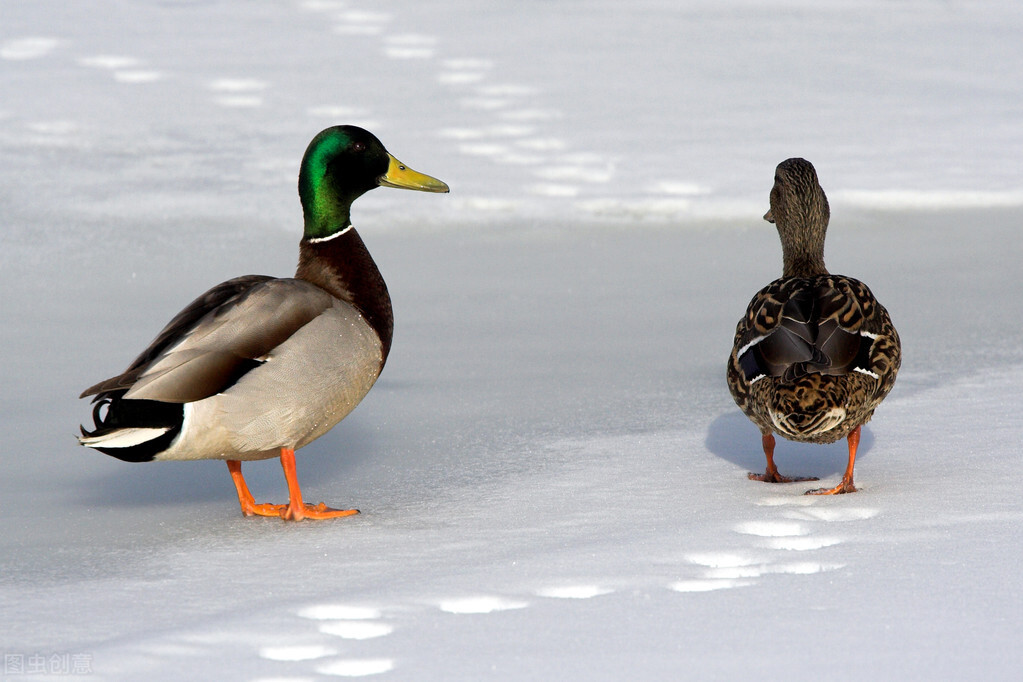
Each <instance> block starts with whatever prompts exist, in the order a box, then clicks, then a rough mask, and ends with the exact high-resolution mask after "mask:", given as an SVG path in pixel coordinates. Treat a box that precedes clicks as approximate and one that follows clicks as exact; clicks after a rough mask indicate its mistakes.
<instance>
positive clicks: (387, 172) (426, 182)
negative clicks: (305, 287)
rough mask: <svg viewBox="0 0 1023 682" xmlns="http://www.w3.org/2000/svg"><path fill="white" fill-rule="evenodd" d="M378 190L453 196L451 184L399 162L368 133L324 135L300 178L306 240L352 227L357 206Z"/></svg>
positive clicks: (340, 129)
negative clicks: (360, 198)
mask: <svg viewBox="0 0 1023 682" xmlns="http://www.w3.org/2000/svg"><path fill="white" fill-rule="evenodd" d="M375 187H398V188H400V189H413V190H418V191H420V192H447V191H448V186H447V185H446V184H445V183H443V182H441V181H440V180H438V179H436V178H432V177H430V176H429V175H424V174H422V173H419V172H416V171H414V170H412V169H411V168H409V167H408V166H406V165H405V164H403V163H401V162H400V161H398V159H396V158H394V157H393V156H392V155H391V154H389V153H388V151H387V150H386V149H384V145H382V144H381V143H380V140H378V139H377V138H376V136H375V135H373V133H371V132H369V131H368V130H363V129H362V128H358V127H356V126H333V127H331V128H327V129H326V130H323V131H321V132H320V133H319V134H318V135H317V136H316V137H314V138H313V140H312V142H310V143H309V147H308V148H306V151H305V156H303V157H302V168H301V170H300V171H299V175H298V194H299V198H300V199H301V200H302V211H303V213H304V215H305V236H306V237H307V238H312V237H325V236H329V235H331V234H333V233H335V232H337V231H339V230H342V229H344V228H346V227H348V225H350V224H351V221H350V212H351V207H352V202H353V201H355V200H356V199H358V198H359V197H360V196H362V195H363V194H365V193H366V192H368V191H369V190H371V189H373V188H375Z"/></svg>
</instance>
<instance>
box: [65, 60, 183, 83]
mask: <svg viewBox="0 0 1023 682" xmlns="http://www.w3.org/2000/svg"><path fill="white" fill-rule="evenodd" d="M78 64H79V65H80V66H85V67H87V68H90V69H102V70H104V71H109V72H110V73H111V74H112V75H113V77H114V80H116V81H117V82H119V83H131V84H137V83H153V82H155V81H158V80H160V79H161V78H163V74H162V73H160V72H159V71H156V70H154V69H147V68H145V64H144V63H143V62H142V60H140V59H136V58H135V57H128V56H125V55H113V54H99V55H95V56H92V57H82V58H81V59H79V60H78Z"/></svg>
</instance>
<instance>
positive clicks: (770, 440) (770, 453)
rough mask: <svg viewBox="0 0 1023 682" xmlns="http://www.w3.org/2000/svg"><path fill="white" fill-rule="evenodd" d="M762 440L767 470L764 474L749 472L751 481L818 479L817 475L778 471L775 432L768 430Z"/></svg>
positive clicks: (774, 481) (776, 481) (779, 481)
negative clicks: (775, 457)
mask: <svg viewBox="0 0 1023 682" xmlns="http://www.w3.org/2000/svg"><path fill="white" fill-rule="evenodd" d="M761 441H762V443H763V445H764V456H766V457H767V471H765V472H764V473H762V474H754V473H752V472H750V473H749V479H750V480H751V481H763V482H764V483H794V482H796V481H817V480H820V479H818V478H816V477H815V476H809V477H799V476H796V477H789V476H782V475H781V474H779V473H778V467H776V466H775V465H774V434H773V433H771V432H770V431H768V432H767V433H765V434H764V435H763V437H762V438H761Z"/></svg>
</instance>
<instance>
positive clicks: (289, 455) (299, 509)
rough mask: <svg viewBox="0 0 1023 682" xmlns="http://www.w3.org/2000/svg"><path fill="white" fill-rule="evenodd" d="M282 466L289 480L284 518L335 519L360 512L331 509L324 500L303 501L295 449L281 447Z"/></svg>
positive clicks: (282, 514)
mask: <svg viewBox="0 0 1023 682" xmlns="http://www.w3.org/2000/svg"><path fill="white" fill-rule="evenodd" d="M281 466H282V467H283V468H284V478H285V479H287V481H288V497H289V498H290V499H289V501H288V504H287V505H285V506H284V508H283V509H282V510H281V512H280V515H281V518H282V519H289V520H291V521H301V520H302V519H334V518H337V517H339V516H351V515H353V514H358V513H359V510H358V509H331V508H330V507H328V506H327V505H325V504H323V503H322V502H321V503H319V504H305V503H304V502H302V490H301V489H300V488H299V486H298V474H297V473H296V472H295V451H294V450H292V449H291V448H281Z"/></svg>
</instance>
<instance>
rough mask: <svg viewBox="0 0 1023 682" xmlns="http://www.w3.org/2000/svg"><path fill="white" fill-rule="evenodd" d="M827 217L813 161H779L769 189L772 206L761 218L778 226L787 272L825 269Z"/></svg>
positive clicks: (822, 191)
mask: <svg viewBox="0 0 1023 682" xmlns="http://www.w3.org/2000/svg"><path fill="white" fill-rule="evenodd" d="M830 218H831V209H830V208H829V206H828V198H827V197H826V196H825V195H824V190H823V189H821V185H820V182H819V181H818V180H817V171H816V170H815V169H814V167H813V164H812V163H810V162H809V161H807V160H806V159H799V158H793V159H786V160H785V161H782V162H781V163H779V164H778V167H777V169H775V172H774V187H772V188H771V209H770V210H769V211H768V212H767V213H765V214H764V220H766V221H767V222H769V223H774V224H775V226H776V227H777V228H778V236H779V237H781V245H782V252H783V256H784V261H785V274H786V275H798V276H808V275H813V274H822V273H824V272H827V270H825V268H824V237H825V235H826V234H827V231H828V221H829V220H830Z"/></svg>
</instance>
